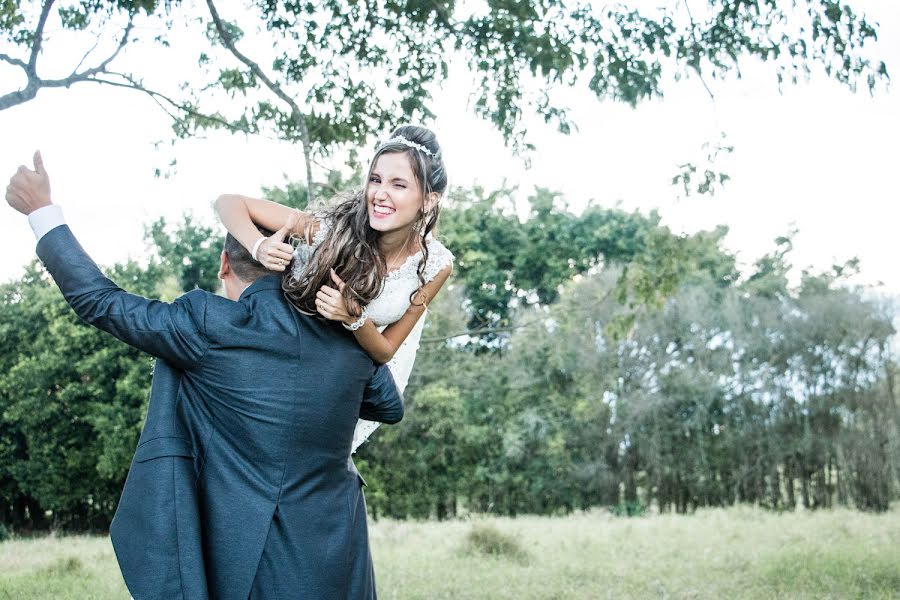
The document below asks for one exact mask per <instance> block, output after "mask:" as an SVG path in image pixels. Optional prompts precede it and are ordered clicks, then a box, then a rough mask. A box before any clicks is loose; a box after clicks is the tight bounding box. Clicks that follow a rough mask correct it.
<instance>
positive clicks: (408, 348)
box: [291, 220, 454, 452]
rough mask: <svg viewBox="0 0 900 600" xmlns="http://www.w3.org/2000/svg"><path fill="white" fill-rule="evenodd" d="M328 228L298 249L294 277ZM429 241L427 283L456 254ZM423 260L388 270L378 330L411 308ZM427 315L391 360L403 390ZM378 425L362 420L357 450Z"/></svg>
mask: <svg viewBox="0 0 900 600" xmlns="http://www.w3.org/2000/svg"><path fill="white" fill-rule="evenodd" d="M328 229H329V223H328V222H327V221H325V220H322V221H320V225H319V231H317V232H316V235H315V236H313V239H312V240H311V242H310V243H309V244H305V243H301V244H300V245H299V246H297V248H296V249H295V250H294V261H293V265H292V267H291V268H292V274H293V276H294V277H300V276H301V274H302V273H303V270H304V269H305V268H306V265H308V264H309V260H310V258H311V257H312V255H313V253H314V252H315V251H316V248H318V247H319V244H321V243H322V241H323V240H324V239H325V237H326V236H327V235H328ZM426 244H427V245H428V263H427V264H426V265H425V272H424V273H423V276H424V277H425V282H426V283H428V282H430V281H432V280H433V279H434V278H435V277H437V274H438V273H439V272H441V270H443V269H444V268H446V267H447V265H449V264H451V263H452V262H453V259H454V257H453V253H451V252H450V251H449V250H448V249H447V248H446V246H444V245H443V244H442V243H440V242H439V241H437V240H435V239H433V238H428V239H427V240H426ZM421 259H422V253H421V252H417V253H415V254H413V255H412V256H410V257H408V258H407V259H406V261H405V262H404V263H403V264H402V265H400V267H399V268H397V269H395V270H394V271H391V272H390V273H388V276H387V277H385V280H384V286H383V287H382V288H381V292H380V293H379V294H378V296H377V297H376V298H375V299H374V300H372V302H370V303H369V305H368V307H367V308H368V311H369V318H370V319H371V320H372V323H374V324H375V325H376V326H377V327H378V331H384V329H385V328H386V327H387V326H388V325H390V324H391V323H394V322H396V321H398V320H399V319H400V317H402V316H403V314H404V313H405V312H406V311H407V309H408V308H409V304H410V302H409V298H410V296H411V295H412V293H413V292H414V291H415V290H416V289H418V287H419V283H420V282H419V276H418V274H417V270H418V268H419V261H420V260H421ZM427 314H428V311H427V310H426V311H425V312H424V313H423V314H422V316H421V317H420V318H419V322H418V323H416V326H415V327H413V329H412V331H410V333H409V335H408V336H406V339H405V340H404V341H403V343H402V344H400V348H398V349H397V352H396V353H395V354H394V357H393V358H392V359H391V360H390V361H388V363H387V365H388V368H389V369H390V370H391V375H393V376H394V382H395V383H396V384H397V388H399V390H400V392H401V393H403V391H404V390H405V389H406V384H407V382H409V376H410V374H411V373H412V368H413V364H414V363H415V360H416V353H417V352H418V350H419V340H420V339H421V337H422V329H423V327H424V325H425V316H426V315H427ZM378 426H379V423H376V422H374V421H365V420H363V419H360V421H359V423H358V424H357V426H356V432H355V434H354V439H353V451H354V452H355V451H356V448H358V447H359V445H360V444H362V443H363V442H364V441H365V440H366V439H368V437H369V436H370V435H371V434H372V432H373V431H375V429H377V428H378Z"/></svg>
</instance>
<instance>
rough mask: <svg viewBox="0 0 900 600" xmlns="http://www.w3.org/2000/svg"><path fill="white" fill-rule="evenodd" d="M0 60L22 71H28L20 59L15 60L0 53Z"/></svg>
mask: <svg viewBox="0 0 900 600" xmlns="http://www.w3.org/2000/svg"><path fill="white" fill-rule="evenodd" d="M0 60H2V61H3V62H7V63H9V64H11V65H15V66H17V67H22V68H23V69H25V70H26V71H28V65H27V64H25V61H24V60H22V59H19V58H15V57H13V56H10V55H9V54H3V53H2V52H0Z"/></svg>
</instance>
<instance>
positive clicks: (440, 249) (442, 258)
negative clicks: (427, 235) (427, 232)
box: [424, 240, 456, 283]
mask: <svg viewBox="0 0 900 600" xmlns="http://www.w3.org/2000/svg"><path fill="white" fill-rule="evenodd" d="M455 259H456V257H455V256H453V253H452V252H450V251H449V250H448V249H447V247H446V246H444V245H443V244H442V243H440V242H439V241H437V240H431V243H430V244H428V262H427V263H426V264H425V273H424V275H425V283H428V282H430V281H432V280H434V278H435V277H437V274H438V273H440V272H441V271H443V270H444V269H445V268H446V267H447V265H450V264H453V261H454V260H455Z"/></svg>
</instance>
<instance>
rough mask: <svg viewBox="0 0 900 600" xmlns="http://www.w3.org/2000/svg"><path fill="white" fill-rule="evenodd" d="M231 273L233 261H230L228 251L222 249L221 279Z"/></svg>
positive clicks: (220, 260) (220, 257)
mask: <svg viewBox="0 0 900 600" xmlns="http://www.w3.org/2000/svg"><path fill="white" fill-rule="evenodd" d="M229 273H231V263H230V262H228V253H227V252H225V251H224V250H222V254H220V255H219V275H218V277H219V279H225V276H226V275H228V274H229Z"/></svg>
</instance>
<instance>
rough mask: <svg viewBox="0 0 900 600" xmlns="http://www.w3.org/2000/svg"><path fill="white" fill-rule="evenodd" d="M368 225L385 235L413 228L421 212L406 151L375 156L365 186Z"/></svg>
mask: <svg viewBox="0 0 900 600" xmlns="http://www.w3.org/2000/svg"><path fill="white" fill-rule="evenodd" d="M366 203H367V205H368V210H369V225H370V226H371V227H372V229H375V230H376V231H380V232H382V233H387V232H390V231H400V230H403V229H406V228H410V227H412V225H413V223H414V222H415V220H416V218H417V217H418V215H419V211H420V210H421V209H422V204H423V202H422V190H421V189H420V188H419V182H418V181H417V179H416V176H415V174H413V170H412V167H411V166H410V164H409V158H408V157H407V156H406V153H405V152H391V153H385V154H382V155H381V156H379V157H378V160H376V161H375V166H374V167H373V168H372V173H371V174H370V175H369V182H368V184H367V186H366Z"/></svg>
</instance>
